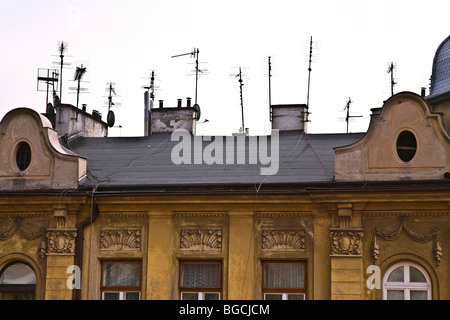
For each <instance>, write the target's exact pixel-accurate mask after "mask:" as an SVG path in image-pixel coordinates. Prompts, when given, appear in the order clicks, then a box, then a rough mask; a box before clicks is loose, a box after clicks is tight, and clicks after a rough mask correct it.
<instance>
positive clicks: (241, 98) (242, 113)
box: [234, 67, 246, 132]
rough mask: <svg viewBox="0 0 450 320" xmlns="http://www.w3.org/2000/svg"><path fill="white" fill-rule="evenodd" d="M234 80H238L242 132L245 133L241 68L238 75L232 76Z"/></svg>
mask: <svg viewBox="0 0 450 320" xmlns="http://www.w3.org/2000/svg"><path fill="white" fill-rule="evenodd" d="M234 77H235V78H238V77H239V79H238V81H239V91H240V100H241V117H242V132H245V131H246V128H245V124H244V98H243V96H242V87H243V86H244V80H242V68H241V67H239V73H238V74H237V75H235V76H234Z"/></svg>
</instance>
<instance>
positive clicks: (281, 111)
mask: <svg viewBox="0 0 450 320" xmlns="http://www.w3.org/2000/svg"><path fill="white" fill-rule="evenodd" d="M270 108H271V111H272V112H271V114H272V129H278V130H280V131H304V132H306V115H307V112H308V107H307V106H306V104H280V105H272V106H270Z"/></svg>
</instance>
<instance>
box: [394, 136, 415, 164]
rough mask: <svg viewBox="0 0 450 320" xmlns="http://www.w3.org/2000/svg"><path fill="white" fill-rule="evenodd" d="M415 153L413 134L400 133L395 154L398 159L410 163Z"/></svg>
mask: <svg viewBox="0 0 450 320" xmlns="http://www.w3.org/2000/svg"><path fill="white" fill-rule="evenodd" d="M416 151H417V140H416V137H415V136H414V134H413V133H412V132H410V131H407V130H405V131H402V132H401V133H400V134H399V135H398V138H397V154H398V157H399V158H400V159H401V160H402V161H404V162H409V161H411V160H412V159H413V158H414V156H415V154H416Z"/></svg>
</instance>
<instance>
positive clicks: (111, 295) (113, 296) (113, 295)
mask: <svg viewBox="0 0 450 320" xmlns="http://www.w3.org/2000/svg"><path fill="white" fill-rule="evenodd" d="M103 300H120V292H104V293H103Z"/></svg>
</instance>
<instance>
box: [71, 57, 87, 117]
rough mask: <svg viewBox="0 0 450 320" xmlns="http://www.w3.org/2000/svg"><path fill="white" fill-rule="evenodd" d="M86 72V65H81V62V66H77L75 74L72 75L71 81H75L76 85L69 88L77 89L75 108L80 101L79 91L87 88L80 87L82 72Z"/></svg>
mask: <svg viewBox="0 0 450 320" xmlns="http://www.w3.org/2000/svg"><path fill="white" fill-rule="evenodd" d="M85 73H86V67H83V64H81V67H77V68H76V70H75V75H74V77H73V81H77V87H76V88H70V89H72V90H76V91H77V108H78V104H79V101H80V91H85V90H87V89H86V88H81V87H80V84H81V79H82V78H83V76H84V74H85Z"/></svg>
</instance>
